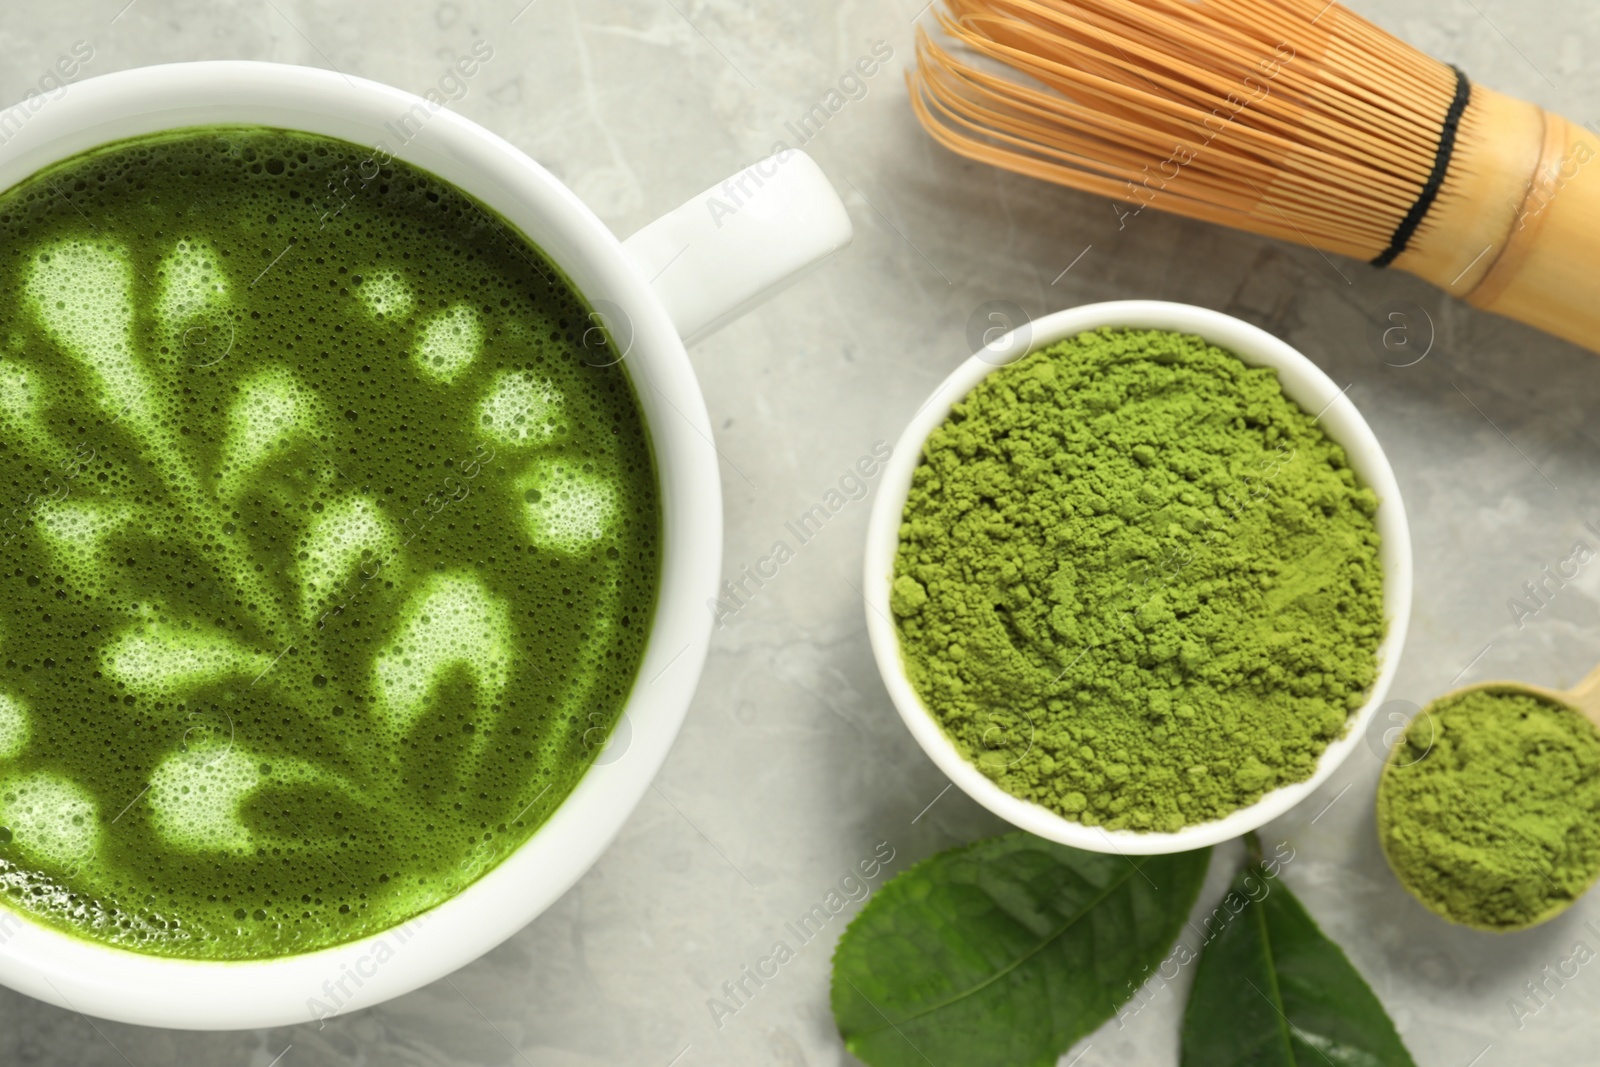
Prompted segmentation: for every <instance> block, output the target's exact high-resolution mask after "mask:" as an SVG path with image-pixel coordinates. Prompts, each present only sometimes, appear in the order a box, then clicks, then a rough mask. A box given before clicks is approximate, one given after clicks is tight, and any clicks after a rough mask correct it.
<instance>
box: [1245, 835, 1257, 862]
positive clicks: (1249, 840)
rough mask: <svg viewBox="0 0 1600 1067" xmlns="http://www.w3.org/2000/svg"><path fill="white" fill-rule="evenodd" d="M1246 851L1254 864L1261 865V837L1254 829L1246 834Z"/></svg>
mask: <svg viewBox="0 0 1600 1067" xmlns="http://www.w3.org/2000/svg"><path fill="white" fill-rule="evenodd" d="M1244 851H1245V855H1247V856H1249V857H1250V863H1251V865H1252V866H1255V867H1259V866H1261V838H1259V837H1257V836H1256V832H1255V831H1254V830H1251V831H1250V832H1249V833H1247V834H1245V835H1244Z"/></svg>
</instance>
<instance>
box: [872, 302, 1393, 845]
mask: <svg viewBox="0 0 1600 1067" xmlns="http://www.w3.org/2000/svg"><path fill="white" fill-rule="evenodd" d="M1101 327H1111V328H1122V329H1156V330H1170V331H1174V332H1178V333H1185V334H1194V335H1198V336H1199V337H1201V338H1203V339H1204V340H1206V341H1208V342H1210V343H1212V344H1214V345H1217V346H1218V347H1221V348H1224V349H1227V350H1228V351H1229V352H1232V353H1233V354H1234V355H1236V356H1237V357H1238V358H1239V359H1240V360H1241V361H1243V362H1244V363H1246V364H1247V365H1250V366H1265V367H1272V368H1273V369H1275V370H1276V371H1277V372H1278V378H1279V382H1280V384H1281V386H1282V388H1283V392H1284V395H1285V396H1287V397H1288V398H1289V399H1290V400H1292V401H1294V402H1295V403H1296V404H1298V405H1299V406H1300V407H1301V408H1302V409H1304V410H1306V411H1308V412H1311V413H1315V414H1318V419H1319V422H1320V424H1321V425H1322V427H1323V429H1324V432H1325V433H1326V434H1327V435H1328V437H1329V438H1330V439H1331V440H1333V441H1334V442H1335V443H1337V444H1339V445H1340V446H1341V447H1343V448H1344V450H1345V452H1346V454H1347V455H1348V456H1349V458H1350V465H1351V467H1352V468H1353V469H1354V470H1355V472H1356V475H1357V476H1358V477H1359V478H1360V479H1361V482H1362V484H1363V485H1365V486H1367V487H1368V488H1371V489H1372V490H1373V491H1374V492H1375V493H1376V494H1377V496H1378V511H1377V515H1376V519H1375V521H1376V523H1377V526H1378V533H1379V537H1380V546H1379V558H1380V562H1381V563H1382V566H1383V571H1384V574H1383V601H1384V615H1385V619H1386V622H1387V630H1386V632H1385V634H1384V639H1383V641H1382V643H1381V644H1380V645H1379V646H1378V650H1377V656H1378V673H1377V676H1376V677H1375V678H1374V680H1373V683H1372V685H1371V687H1370V688H1369V689H1368V693H1367V699H1366V702H1365V703H1364V704H1363V705H1362V706H1361V708H1360V709H1358V710H1357V711H1356V713H1355V714H1354V715H1352V716H1350V718H1349V719H1348V720H1347V725H1346V729H1345V733H1344V735H1343V736H1342V737H1340V738H1339V739H1338V740H1336V741H1333V742H1332V743H1330V744H1329V745H1328V747H1327V748H1326V749H1325V750H1324V751H1323V753H1322V755H1321V756H1320V757H1319V758H1318V760H1317V768H1316V770H1315V771H1314V772H1313V773H1312V775H1311V776H1310V777H1309V778H1307V779H1305V780H1303V781H1300V782H1295V783H1292V784H1290V785H1286V786H1281V787H1280V788H1278V789H1275V790H1273V791H1272V792H1270V793H1267V794H1265V795H1264V796H1262V797H1261V798H1260V799H1259V800H1257V801H1256V802H1255V803H1253V804H1250V805H1247V806H1246V807H1243V808H1240V809H1238V810H1236V811H1233V812H1231V813H1229V814H1228V815H1226V816H1224V817H1223V818H1221V819H1216V820H1213V821H1210V822H1204V823H1197V824H1195V825H1193V826H1186V827H1184V828H1183V829H1181V830H1178V831H1176V832H1172V833H1167V832H1151V833H1141V832H1138V831H1132V830H1107V829H1105V828H1104V827H1100V826H1093V827H1091V826H1084V825H1083V824H1082V823H1078V822H1073V821H1072V820H1070V819H1067V818H1064V817H1063V816H1061V815H1058V814H1056V813H1055V812H1053V811H1050V810H1049V809H1047V808H1045V807H1042V806H1041V805H1039V804H1036V803H1034V802H1033V801H1030V800H1024V799H1022V798H1020V797H1016V796H1013V795H1012V794H1010V793H1007V792H1006V791H1005V790H1003V789H1001V788H1000V787H999V786H998V785H997V784H995V783H994V782H993V781H991V780H990V779H989V778H987V777H986V776H985V775H984V774H983V773H982V772H981V771H979V770H978V768H977V767H976V766H975V765H974V764H972V763H971V762H969V761H968V760H967V759H966V757H964V756H963V755H961V753H960V752H959V751H958V750H957V749H956V747H955V744H954V743H953V742H952V741H951V740H950V738H949V737H948V736H947V735H946V734H945V732H944V729H943V728H942V727H941V726H940V725H939V723H938V722H937V720H935V719H934V717H933V715H932V713H931V712H929V711H928V710H927V708H926V707H925V706H924V705H923V703H922V700H921V698H920V697H918V696H917V693H916V690H915V689H914V688H913V687H912V685H911V682H910V680H909V679H908V678H907V677H906V674H905V669H904V665H903V663H902V661H901V657H900V643H899V638H898V635H897V633H896V630H895V626H894V623H893V622H892V621H891V619H892V616H891V612H890V609H889V592H890V584H891V583H892V581H893V577H894V557H895V552H896V550H897V549H898V547H899V543H900V521H901V516H902V513H903V512H904V509H905V502H906V497H907V495H908V494H909V492H910V488H911V477H912V474H913V472H914V471H915V470H916V468H917V466H918V464H919V463H920V462H921V459H922V449H923V445H924V443H925V442H926V441H927V438H928V436H929V434H931V433H932V432H933V430H934V429H936V428H937V427H938V426H939V425H940V424H942V423H943V422H944V420H945V418H946V416H948V415H949V413H950V409H951V407H952V406H953V405H954V404H956V403H957V402H959V401H960V400H961V399H962V398H963V397H965V396H966V395H967V394H968V393H970V392H971V391H972V389H973V388H974V387H975V386H976V385H977V384H978V383H979V382H980V381H982V380H983V379H984V378H985V377H987V376H988V375H989V374H990V373H992V372H993V371H995V370H997V369H998V368H1000V367H1003V366H1008V365H1010V364H1012V363H1014V362H1016V361H1018V360H1020V359H1023V358H1025V357H1026V356H1027V355H1028V354H1029V353H1031V352H1034V351H1037V350H1038V349H1039V348H1042V347H1044V346H1046V345H1049V344H1053V343H1055V342H1056V341H1060V340H1062V339H1064V338H1067V337H1071V336H1074V335H1076V334H1078V333H1082V332H1084V331H1087V330H1094V329H1099V328H1101ZM997 353H998V355H996V354H997ZM1348 392H1349V387H1348V386H1346V387H1345V388H1343V389H1341V388H1339V387H1338V386H1337V385H1335V384H1334V382H1333V379H1331V378H1329V377H1328V376H1327V374H1325V373H1324V372H1323V371H1322V370H1321V368H1319V367H1318V366H1317V365H1316V364H1314V363H1313V362H1311V360H1310V359H1308V358H1307V357H1306V356H1305V355H1303V354H1302V353H1301V352H1299V351H1298V350H1297V349H1295V348H1294V347H1292V346H1291V345H1289V344H1288V343H1287V342H1285V341H1283V340H1281V339H1280V338H1277V337H1274V336H1273V335H1272V334H1270V333H1268V332H1266V331H1265V330H1263V329H1261V328H1259V327H1257V326H1253V325H1251V324H1250V323H1247V322H1244V321H1243V320H1241V319H1237V318H1235V317H1233V316H1232V315H1228V314H1225V313H1223V312H1220V311H1214V310H1211V309H1210V308H1202V307H1196V306H1194V305H1191V304H1180V303H1173V302H1169V301H1163V300H1115V301H1106V302H1103V303H1095V304H1085V305H1081V306H1079V307H1074V308H1068V309H1066V310H1063V311H1057V312H1054V313H1052V314H1049V315H1045V316H1042V317H1041V318H1038V319H1034V320H1033V321H1031V322H1028V323H1024V324H1023V325H1021V326H1018V327H1017V328H1016V329H1014V330H1011V331H1010V332H1009V333H1007V334H1006V335H1005V336H1003V337H1001V338H999V339H997V340H996V341H994V342H992V343H991V344H988V345H986V346H985V347H984V348H983V349H982V350H980V351H979V352H978V353H977V354H975V355H973V356H972V357H971V358H969V359H967V360H966V361H965V362H964V363H962V364H961V365H960V366H958V367H957V368H956V369H955V370H954V371H952V372H951V373H950V375H949V376H948V377H947V378H945V380H944V381H943V382H942V383H941V384H940V385H939V387H938V388H937V389H935V390H934V391H933V393H932V394H931V395H930V396H929V397H928V399H927V400H926V401H925V402H924V403H923V406H922V407H921V408H920V409H918V411H917V413H916V414H915V415H914V416H913V417H912V419H911V421H910V423H909V424H908V425H907V426H906V428H905V430H904V432H903V433H902V434H901V435H900V439H899V440H898V441H897V442H896V444H895V447H894V452H893V454H892V455H891V456H890V458H889V462H888V463H887V464H886V466H885V468H884V472H883V475H882V479H881V481H880V483H879V486H878V495H877V497H876V499H875V500H874V501H873V506H872V515H871V519H870V521H869V523H868V528H867V543H866V560H865V565H864V568H863V575H862V577H863V581H864V582H865V584H864V586H863V589H864V590H865V594H866V595H865V599H866V621H867V633H868V637H869V639H870V640H871V643H872V652H873V657H874V658H875V659H876V661H877V664H878V672H879V674H880V675H881V676H882V677H883V682H884V686H885V687H886V688H887V689H888V691H889V697H890V699H891V700H892V701H893V702H894V706H895V709H896V710H897V711H898V712H899V713H900V718H901V719H902V720H903V721H904V722H905V724H906V727H907V728H908V729H909V730H910V731H911V735H912V737H914V738H915V739H916V741H917V743H918V744H919V745H920V746H921V747H922V750H923V751H924V752H925V753H927V755H928V758H929V759H931V760H933V762H934V763H935V764H936V765H937V766H938V767H939V769H940V770H941V771H943V772H944V773H945V775H946V776H947V777H948V778H949V779H950V780H951V781H952V782H954V783H955V784H956V785H958V786H960V787H961V790H962V791H963V792H965V793H966V794H967V795H968V796H970V797H971V798H972V799H974V800H976V801H977V802H978V803H979V804H982V805H983V806H984V807H985V808H987V809H989V810H990V811H991V812H993V813H994V814H996V815H998V816H1000V817H1001V818H1002V819H1005V820H1006V821H1007V822H1009V823H1011V824H1012V825H1014V826H1017V827H1019V828H1020V829H1023V830H1026V831H1028V832H1029V833H1032V834H1036V835H1038V836H1039V837H1043V838H1045V839H1047V840H1050V841H1055V842H1058V843H1060V844H1063V845H1070V846H1073V847H1075V848H1081V849H1085V850H1088V851H1091V852H1109V853H1117V854H1122V855H1130V856H1131V855H1160V854H1166V853H1173V852H1187V851H1189V850H1191V849H1199V848H1205V847H1207V846H1209V845H1215V844H1218V843H1220V842H1223V841H1228V840H1231V839H1233V838H1235V837H1239V836H1241V835H1243V834H1245V833H1248V832H1250V831H1251V830H1255V829H1257V828H1258V827H1260V826H1262V825H1264V824H1266V823H1268V822H1270V821H1272V820H1273V819H1276V818H1277V817H1279V816H1280V815H1282V814H1284V813H1285V812H1287V811H1288V810H1289V809H1290V808H1292V807H1294V806H1295V805H1296V804H1298V803H1300V802H1301V801H1302V800H1304V799H1305V798H1306V797H1308V796H1309V795H1311V794H1312V793H1313V792H1315V791H1316V789H1317V788H1318V787H1319V786H1321V785H1322V784H1323V783H1324V782H1326V781H1327V780H1328V779H1329V777H1331V776H1332V775H1333V773H1334V772H1335V771H1336V770H1338V768H1339V766H1340V765H1341V764H1342V763H1343V762H1344V761H1345V759H1346V758H1348V757H1349V755H1350V753H1351V752H1353V751H1354V750H1355V748H1356V746H1358V745H1359V744H1361V743H1362V738H1363V737H1364V735H1365V733H1366V730H1367V728H1368V726H1369V725H1370V724H1371V722H1372V718H1373V716H1374V715H1375V714H1376V712H1377V709H1378V707H1379V706H1380V705H1381V704H1382V703H1383V702H1384V699H1385V697H1386V696H1387V694H1388V692H1389V687H1390V685H1391V683H1392V682H1393V680H1394V676H1395V673H1396V672H1397V670H1398V669H1399V663H1400V656H1401V652H1402V650H1403V649H1404V647H1405V638H1406V630H1407V626H1408V623H1409V621H1410V615H1411V585H1412V559H1411V537H1410V532H1409V526H1408V524H1407V522H1406V514H1405V505H1404V503H1403V502H1402V500H1401V498H1400V488H1399V485H1398V483H1397V482H1396V481H1395V477H1394V471H1393V470H1392V469H1391V468H1390V466H1389V461H1388V458H1387V456H1385V454H1384V452H1383V448H1382V446H1381V445H1379V443H1378V440H1377V437H1376V436H1375V435H1374V434H1373V432H1372V429H1371V427H1369V426H1368V425H1367V422H1366V420H1365V419H1363V418H1362V417H1361V414H1360V412H1359V411H1357V409H1356V406H1355V404H1354V403H1353V402H1352V401H1351V400H1350V398H1349V396H1348Z"/></svg>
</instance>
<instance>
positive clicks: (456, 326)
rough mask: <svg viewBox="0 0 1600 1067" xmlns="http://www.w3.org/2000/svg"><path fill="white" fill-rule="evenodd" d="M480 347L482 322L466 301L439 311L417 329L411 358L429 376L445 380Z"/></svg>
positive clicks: (463, 366)
mask: <svg viewBox="0 0 1600 1067" xmlns="http://www.w3.org/2000/svg"><path fill="white" fill-rule="evenodd" d="M482 349H483V324H482V323H481V322H479V321H478V313H477V312H476V311H474V310H472V308H471V307H469V306H467V305H466V304H457V305H456V306H455V307H453V308H449V309H447V310H445V311H441V312H439V313H438V314H437V315H435V316H433V317H432V318H430V319H428V321H426V322H424V323H423V324H422V326H421V327H420V328H419V329H418V331H417V347H416V351H415V352H413V353H412V357H411V358H412V359H414V360H415V361H416V363H417V366H418V367H420V368H421V369H422V372H423V373H424V374H426V375H428V376H429V377H430V378H435V379H437V380H439V381H441V382H448V381H451V380H452V379H454V378H455V376H456V375H458V374H460V373H461V372H462V371H464V370H466V369H467V368H468V367H469V366H471V365H472V361H473V360H474V359H477V358H478V353H479V352H480V351H481V350H482Z"/></svg>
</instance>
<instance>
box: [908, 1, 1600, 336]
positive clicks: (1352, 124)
mask: <svg viewBox="0 0 1600 1067" xmlns="http://www.w3.org/2000/svg"><path fill="white" fill-rule="evenodd" d="M945 3H946V8H947V10H946V11H943V12H940V14H939V22H940V24H941V26H942V27H943V29H944V31H945V34H946V35H947V36H948V37H949V38H950V39H951V40H952V41H954V42H956V43H958V44H960V45H963V46H965V49H966V51H967V52H970V53H972V54H971V55H968V54H961V55H958V54H956V52H954V51H952V50H950V49H948V48H947V47H945V46H944V45H941V44H939V43H937V42H935V41H934V40H932V39H930V38H929V37H928V35H927V34H925V33H922V32H920V31H919V34H918V42H917V54H918V66H917V69H916V71H915V72H914V73H913V75H912V78H911V82H912V93H911V99H912V104H913V106H914V107H915V109H916V113H917V116H918V118H919V119H920V120H921V121H922V124H923V126H924V127H926V129H927V130H928V132H929V133H931V134H932V135H933V136H934V137H935V138H936V139H937V140H939V141H940V142H941V143H942V144H944V145H946V146H947V147H949V148H951V149H953V150H955V151H956V152H959V153H961V154H963V155H966V156H970V157H972V158H974V159H978V160H982V161H984V162H987V163H993V164H995V165H997V166H1001V167H1005V168H1008V169H1010V170H1014V171H1017V172H1019V173H1022V174H1028V175H1032V176H1034V177H1037V178H1044V179H1046V180H1048V181H1053V182H1058V183H1060V184H1062V185H1068V186H1071V187H1073V188H1075V189H1082V190H1085V191H1088V192H1093V193H1099V194H1102V195H1104V196H1108V197H1111V198H1113V199H1116V200H1119V201H1122V202H1123V203H1124V204H1125V205H1127V206H1126V208H1125V209H1124V217H1125V218H1126V216H1127V215H1128V214H1134V213H1137V212H1139V211H1142V210H1144V209H1145V208H1146V207H1149V208H1152V209H1159V210H1163V211H1170V212H1175V213H1177V214H1180V215H1187V216H1189V217H1191V218H1197V219H1204V220H1207V221H1210V222H1218V223H1222V224H1224V225H1227V226H1233V227H1236V228H1238V229H1242V230H1249V231H1251V232H1254V233H1259V234H1265V235H1268V236H1272V237H1280V238H1283V239H1284V240H1288V241H1295V242H1298V243H1300V244H1305V245H1310V246H1313V247H1315V248H1317V249H1320V250H1322V251H1324V252H1340V253H1343V254H1345V255H1348V256H1354V257H1356V258H1359V259H1365V260H1368V261H1370V262H1371V263H1373V264H1375V265H1377V266H1389V265H1391V264H1392V265H1393V266H1396V267H1399V268H1401V269H1402V270H1407V271H1410V272H1411V273H1413V274H1416V275H1418V276H1420V277H1422V278H1425V279H1427V280H1428V281H1430V282H1433V283H1434V284H1435V285H1438V286H1440V287H1442V288H1443V289H1445V290H1446V291H1448V292H1450V293H1451V294H1453V295H1455V296H1458V297H1462V298H1464V299H1466V300H1467V301H1468V302H1470V303H1472V304H1473V305H1475V306H1477V307H1480V308H1484V309H1486V310H1489V311H1494V312H1498V313H1500V314H1502V315H1508V316H1510V317H1511V318H1514V319H1519V320H1521V321H1523V322H1526V323H1528V324H1530V325H1533V326H1537V327H1539V328H1540V329H1544V330H1548V331H1549V332H1551V333H1553V334H1556V335H1558V336H1560V337H1564V338H1566V339H1568V340H1570V341H1573V342H1576V343H1577V344H1580V345H1584V346H1586V347H1589V348H1592V349H1596V350H1600V277H1597V272H1596V267H1597V266H1600V163H1596V162H1595V160H1596V157H1597V156H1600V141H1597V140H1596V138H1595V137H1594V136H1593V135H1591V134H1590V133H1589V132H1588V131H1587V130H1584V129H1582V128H1580V127H1578V126H1576V125H1575V124H1573V123H1571V122H1569V121H1567V120H1566V119H1564V118H1562V117H1561V116H1559V115H1554V114H1551V113H1550V112H1547V111H1545V110H1543V109H1542V108H1539V107H1537V106H1535V105H1533V104H1529V103H1526V102H1524V101H1520V100H1515V99H1512V98H1511V97H1508V96H1505V95H1503V94H1501V93H1497V92H1495V91H1494V90H1492V89H1487V88H1484V87H1483V86H1481V85H1475V84H1473V83H1471V82H1470V81H1468V79H1467V77H1466V76H1465V75H1464V74H1462V73H1461V72H1460V71H1458V70H1456V69H1455V68H1453V67H1450V66H1447V65H1445V64H1443V63H1441V62H1439V61H1438V60H1435V59H1432V58H1431V57H1429V56H1427V55H1424V54H1423V53H1421V52H1419V51H1417V50H1416V49H1414V48H1412V47H1410V46H1409V45H1407V44H1405V43H1403V42H1401V41H1399V40H1397V39H1395V38H1394V37H1392V36H1390V35H1389V34H1387V33H1385V32H1384V31H1383V30H1380V29H1378V28H1377V27H1375V26H1373V25H1372V24H1371V23H1369V22H1367V21H1366V20H1365V19H1363V18H1361V17H1360V16H1358V15H1356V14H1354V13H1352V12H1350V11H1349V10H1347V9H1345V8H1344V7H1341V6H1340V5H1339V4H1337V3H1328V2H1327V0H945ZM1006 68H1010V69H1009V70H1008V69H1006ZM1017 73H1020V74H1023V75H1026V76H1027V77H1026V78H1018V77H1016V74H1017ZM1591 163H1594V165H1593V166H1590V164H1591Z"/></svg>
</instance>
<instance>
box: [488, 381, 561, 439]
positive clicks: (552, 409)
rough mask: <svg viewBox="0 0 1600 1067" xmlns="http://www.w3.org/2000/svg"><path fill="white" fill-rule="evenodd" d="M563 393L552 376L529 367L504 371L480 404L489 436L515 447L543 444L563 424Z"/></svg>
mask: <svg viewBox="0 0 1600 1067" xmlns="http://www.w3.org/2000/svg"><path fill="white" fill-rule="evenodd" d="M560 411H561V394H560V393H558V392H556V389H555V386H553V385H551V384H550V381H549V380H548V379H540V378H537V377H535V376H534V375H533V374H530V373H528V372H527V371H516V372H508V373H504V374H501V375H500V376H499V377H497V378H496V379H495V381H494V385H493V386H492V387H491V388H490V390H489V394H488V395H487V396H485V397H484V398H483V402H482V403H481V404H479V405H478V422H479V425H480V426H482V427H483V432H484V434H485V435H486V436H488V437H489V438H491V439H493V440H495V441H498V442H500V443H501V444H504V445H510V446H512V447H517V446H527V445H541V444H544V443H546V442H547V441H549V440H550V439H551V438H552V437H554V436H555V433H556V430H557V429H559V428H560V425H561V424H560V417H559V413H560Z"/></svg>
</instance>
